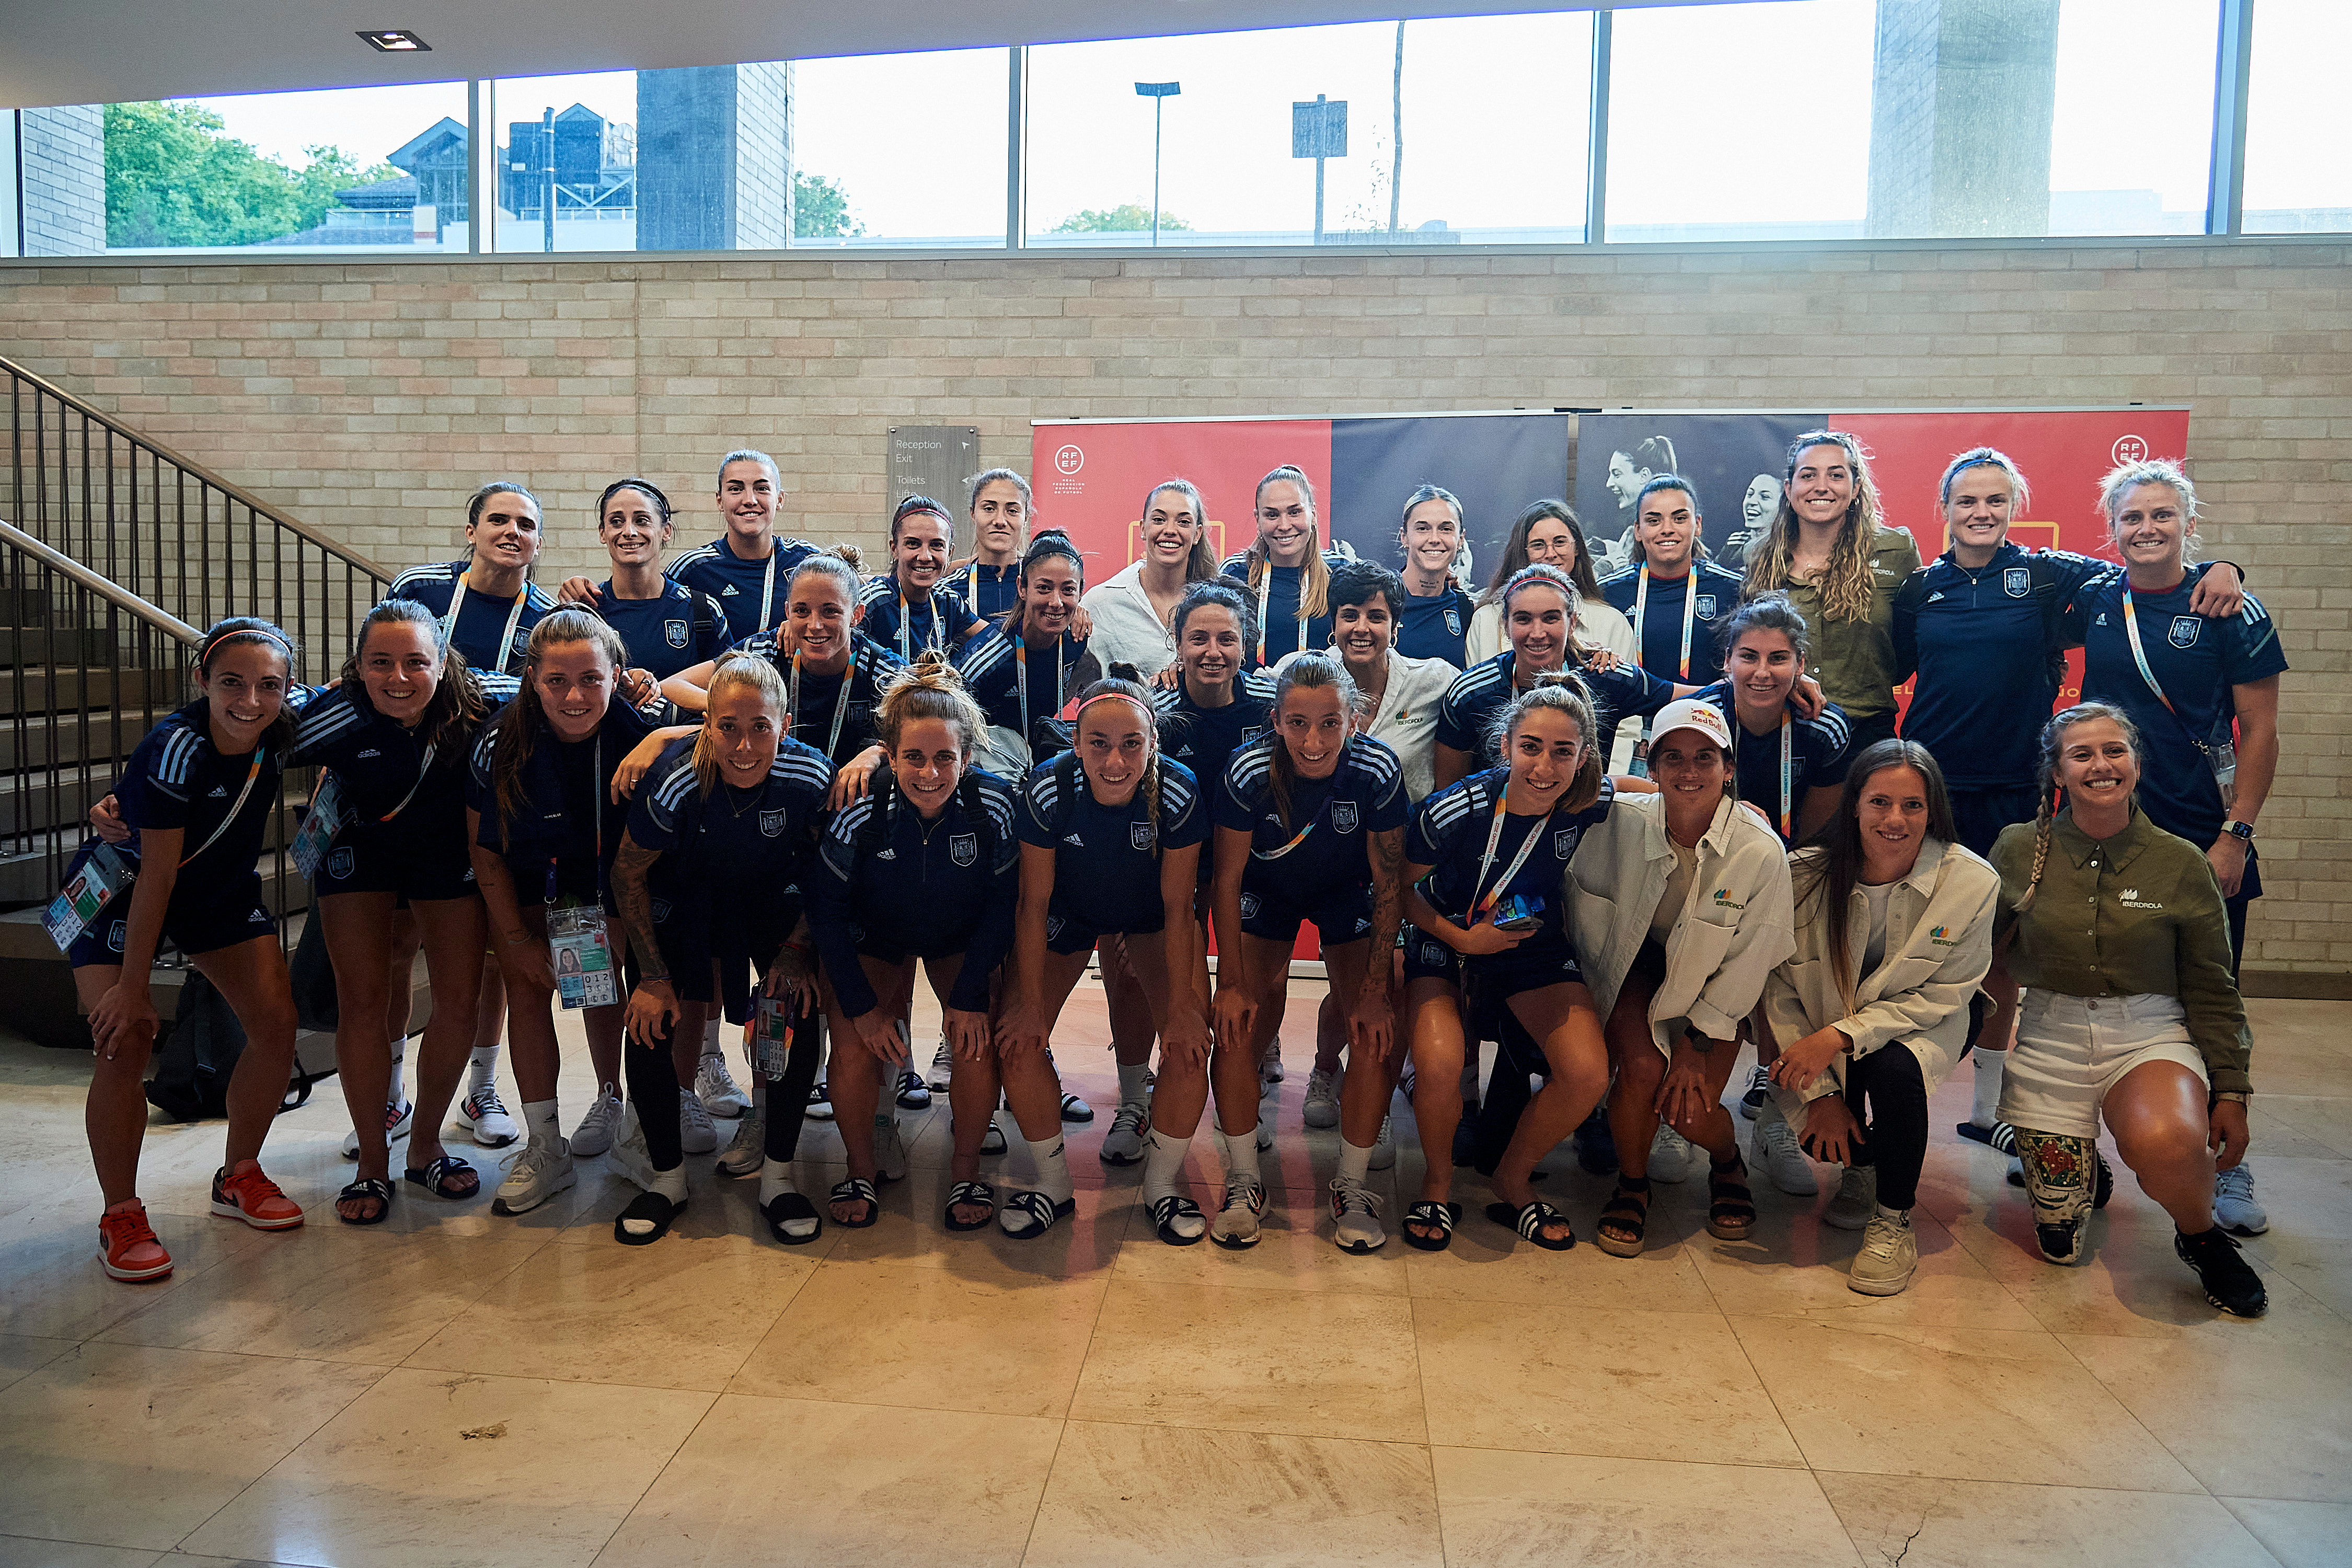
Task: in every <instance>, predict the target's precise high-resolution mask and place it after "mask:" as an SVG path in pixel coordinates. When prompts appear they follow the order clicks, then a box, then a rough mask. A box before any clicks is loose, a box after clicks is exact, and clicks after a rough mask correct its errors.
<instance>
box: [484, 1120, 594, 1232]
mask: <svg viewBox="0 0 2352 1568" xmlns="http://www.w3.org/2000/svg"><path fill="white" fill-rule="evenodd" d="M579 1179H580V1178H579V1175H578V1173H575V1172H574V1171H573V1170H572V1151H571V1149H570V1148H569V1147H568V1146H567V1145H566V1144H565V1143H564V1142H562V1140H561V1139H558V1140H557V1141H556V1142H553V1143H551V1144H549V1143H533V1144H532V1145H530V1147H529V1148H527V1149H525V1150H524V1151H523V1152H522V1153H521V1155H520V1157H519V1158H518V1159H517V1160H516V1161H515V1163H514V1164H513V1166H512V1167H511V1168H509V1170H508V1172H507V1179H506V1180H505V1181H503V1182H500V1183H499V1193H498V1196H497V1197H495V1198H493V1199H491V1200H490V1212H491V1213H492V1214H505V1215H516V1214H529V1213H530V1211H531V1210H533V1209H535V1208H537V1207H538V1206H539V1205H541V1204H543V1203H545V1202H546V1201H547V1200H548V1199H550V1198H551V1197H553V1196H554V1195H555V1194H558V1193H560V1192H562V1191H563V1190H564V1189H565V1188H566V1187H569V1186H570V1185H572V1183H574V1182H576V1181H578V1180H579Z"/></svg>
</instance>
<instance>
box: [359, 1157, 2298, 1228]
mask: <svg viewBox="0 0 2352 1568" xmlns="http://www.w3.org/2000/svg"><path fill="white" fill-rule="evenodd" d="M394 1136H398V1134H394ZM2213 1223H2214V1224H2215V1225H2218V1226H2221V1228H2222V1229H2223V1230H2226V1231H2228V1232H2230V1233H2231V1235H2232V1236H2260V1235H2262V1233H2263V1232H2264V1231H2266V1230H2268V1229H2270V1227H2271V1216H2270V1215H2266V1214H2264V1213H2263V1205H2262V1202H2261V1200H2260V1199H2258V1198H2256V1197H2255V1196H2254V1173H2253V1168H2252V1166H2250V1165H2248V1164H2246V1163H2244V1162H2242V1161H2241V1162H2240V1163H2238V1164H2236V1165H2234V1166H2232V1167H2231V1168H2230V1169H2229V1170H2226V1171H2216V1172H2215V1173H2213Z"/></svg>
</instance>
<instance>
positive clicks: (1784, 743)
mask: <svg viewBox="0 0 2352 1568" xmlns="http://www.w3.org/2000/svg"><path fill="white" fill-rule="evenodd" d="M1794 732H1795V731H1793V730H1792V729H1791V727H1790V719H1789V711H1788V710H1787V709H1785V708H1784V709H1782V710H1780V842H1782V843H1783V844H1788V843H1792V842H1794V841H1795V839H1796V836H1797V830H1796V810H1795V805H1796V803H1795V802H1793V801H1791V800H1790V798H1789V796H1790V783H1791V780H1792V776H1793V775H1792V769H1793V766H1794V757H1795V750H1794V746H1793V744H1792V742H1791V740H1790V737H1791V736H1792V735H1793V734H1794Z"/></svg>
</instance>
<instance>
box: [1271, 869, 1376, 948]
mask: <svg viewBox="0 0 2352 1568" xmlns="http://www.w3.org/2000/svg"><path fill="white" fill-rule="evenodd" d="M1301 925H1312V926H1313V927H1314V928H1315V930H1316V931H1317V932H1318V934H1320V935H1321V937H1322V938H1323V945H1324V946H1326V947H1338V946H1339V945H1340V944H1341V943H1343V942H1361V941H1363V940H1364V938H1366V937H1368V936H1370V935H1371V934H1372V890H1371V889H1370V888H1369V887H1364V888H1356V889H1350V890H1349V891H1347V892H1343V893H1341V894H1340V895H1339V897H1338V898H1337V899H1336V900H1332V901H1331V902H1329V903H1326V904H1321V905H1312V904H1300V903H1294V902H1293V901H1291V900H1289V899H1287V898H1286V897H1284V896H1283V891H1282V889H1279V888H1255V889H1254V888H1251V887H1250V886H1248V884H1247V879H1244V884H1243V887H1242V930H1243V931H1244V932H1245V933H1246V934H1248V935H1250V936H1255V937H1263V938H1265V940H1266V941H1268V942H1286V943H1287V942H1296V941H1297V940H1298V928H1299V927H1300V926H1301Z"/></svg>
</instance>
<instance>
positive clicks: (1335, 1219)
mask: <svg viewBox="0 0 2352 1568" xmlns="http://www.w3.org/2000/svg"><path fill="white" fill-rule="evenodd" d="M1388 1238H1389V1233H1388V1232H1387V1231H1385V1230H1383V1229H1381V1200H1380V1198H1379V1196H1378V1195H1377V1194H1374V1193H1373V1192H1372V1190H1371V1189H1370V1188H1369V1187H1367V1186H1365V1185H1364V1184H1363V1183H1361V1182H1351V1181H1349V1179H1348V1178H1347V1177H1345V1176H1334V1177H1332V1178H1331V1239H1332V1240H1333V1241H1334V1242H1336V1243H1338V1244H1339V1250H1340V1251H1342V1252H1378V1251H1379V1250H1380V1249H1381V1246H1382V1244H1383V1243H1385V1242H1386V1241H1387V1240H1388Z"/></svg>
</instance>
